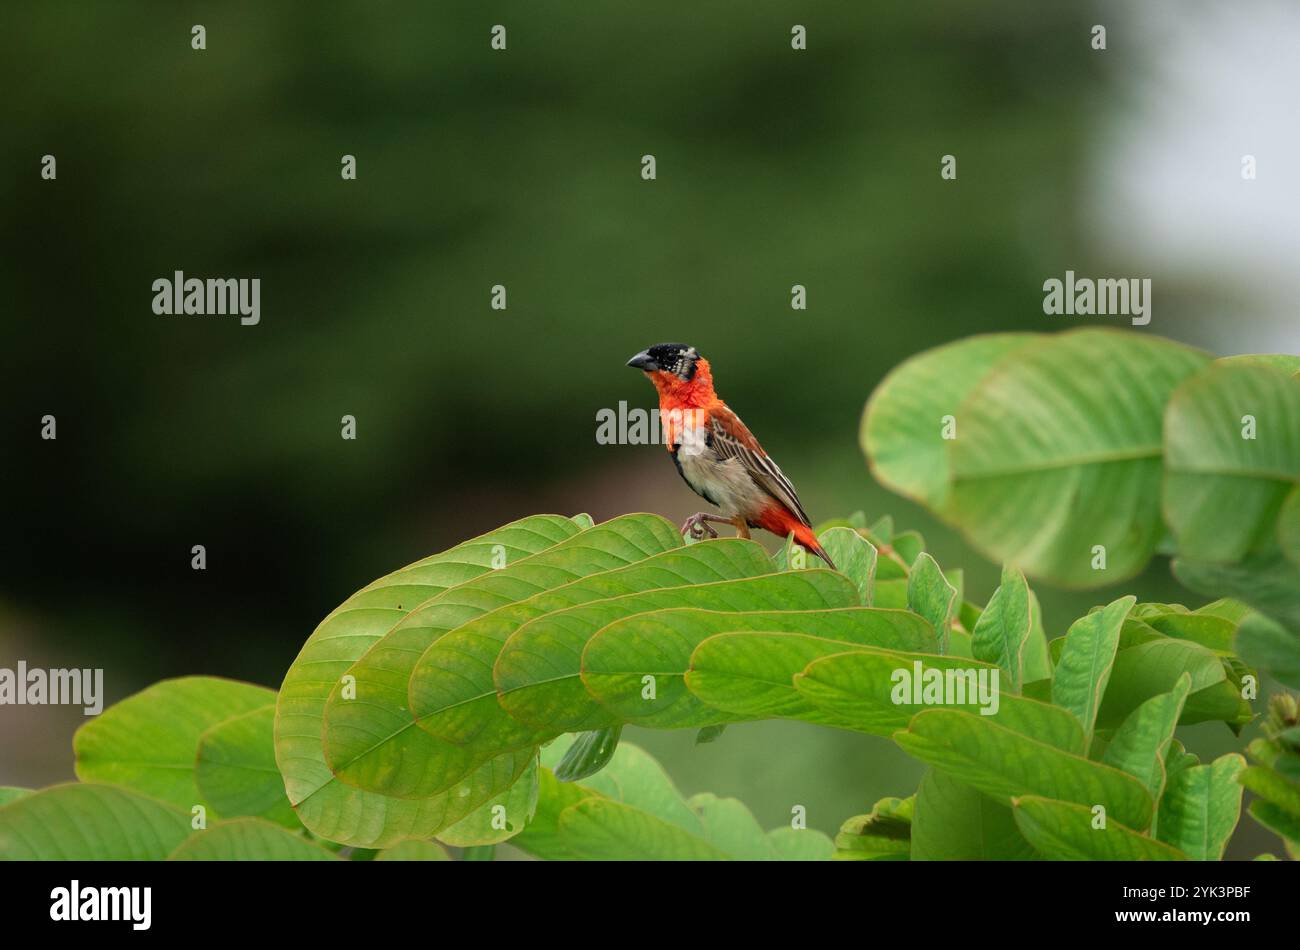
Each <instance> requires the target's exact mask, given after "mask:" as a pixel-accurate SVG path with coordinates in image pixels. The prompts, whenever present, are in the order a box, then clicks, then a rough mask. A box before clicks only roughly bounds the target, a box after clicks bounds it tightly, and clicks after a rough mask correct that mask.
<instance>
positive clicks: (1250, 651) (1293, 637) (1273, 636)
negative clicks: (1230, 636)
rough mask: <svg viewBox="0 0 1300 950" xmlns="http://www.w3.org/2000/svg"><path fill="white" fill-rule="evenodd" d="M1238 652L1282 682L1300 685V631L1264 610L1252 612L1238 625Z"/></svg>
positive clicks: (1293, 686) (1293, 685) (1293, 687)
mask: <svg viewBox="0 0 1300 950" xmlns="http://www.w3.org/2000/svg"><path fill="white" fill-rule="evenodd" d="M1236 646H1237V652H1238V653H1239V654H1240V655H1241V658H1242V659H1243V660H1245V661H1246V662H1247V663H1249V664H1250V665H1251V666H1253V667H1256V668H1257V669H1261V670H1267V671H1268V674H1269V675H1270V676H1272V677H1273V678H1274V679H1275V680H1277V681H1278V682H1279V683H1283V684H1285V685H1287V686H1290V687H1291V688H1292V689H1300V634H1296V633H1291V632H1289V631H1287V630H1286V629H1284V628H1283V627H1282V625H1281V624H1279V623H1277V622H1275V621H1273V620H1270V619H1269V618H1268V617H1265V616H1264V615H1263V614H1251V615H1250V616H1249V617H1247V618H1246V619H1245V620H1243V621H1242V622H1241V626H1240V627H1239V628H1238V629H1237V640H1236Z"/></svg>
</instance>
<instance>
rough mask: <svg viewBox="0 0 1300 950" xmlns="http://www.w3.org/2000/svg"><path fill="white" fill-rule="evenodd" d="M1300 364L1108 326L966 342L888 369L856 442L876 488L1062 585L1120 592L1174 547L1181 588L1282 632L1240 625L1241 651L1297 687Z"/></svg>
mask: <svg viewBox="0 0 1300 950" xmlns="http://www.w3.org/2000/svg"><path fill="white" fill-rule="evenodd" d="M1297 367H1300V358H1298V357H1294V356H1246V357H1229V358H1226V359H1221V360H1213V359H1211V358H1210V357H1209V356H1207V355H1206V354H1203V353H1200V352H1198V351H1195V350H1192V349H1189V348H1187V347H1185V346H1182V345H1180V344H1176V343H1172V342H1170V341H1167V340H1162V339H1159V338H1157V337H1152V336H1149V335H1140V334H1134V333H1127V332H1120V331H1112V330H1102V329H1083V330H1076V331H1071V332H1066V333H1060V334H1053V335H1032V334H1000V335H995V336H985V337H974V338H971V339H968V340H963V341H960V342H958V343H953V344H949V345H947V346H943V347H940V348H938V349H935V350H930V351H928V352H925V353H922V354H920V355H918V356H915V357H913V358H912V359H910V360H908V361H907V362H905V363H903V364H902V365H901V366H899V367H898V368H897V369H896V370H894V371H893V372H892V373H890V374H889V375H888V376H887V377H886V378H885V380H884V381H883V382H882V383H881V384H880V386H879V387H878V388H877V390H876V391H875V393H873V395H872V397H871V400H870V401H869V402H868V404H867V409H866V413H865V415H864V418H863V424H862V446H863V449H864V451H865V452H866V454H867V457H868V459H869V461H870V463H871V466H872V469H873V471H874V472H875V474H876V476H877V477H878V478H879V479H880V481H881V482H883V483H884V484H886V485H887V486H889V487H890V488H893V489H894V490H896V491H899V492H902V493H903V494H906V495H908V496H910V497H913V498H915V499H917V500H918V501H920V502H922V503H923V504H925V505H926V506H927V507H929V508H930V509H931V510H933V511H934V512H935V513H936V514H938V515H939V516H940V517H942V518H944V519H945V520H947V521H949V522H951V523H952V524H954V525H956V526H957V527H959V528H961V530H962V531H963V532H964V533H965V534H966V535H967V536H968V537H969V538H970V539H971V541H972V542H973V543H974V544H975V545H976V546H977V547H979V548H980V549H982V550H984V551H985V552H987V553H988V554H990V555H991V556H993V557H995V558H997V559H998V560H1001V561H1004V562H1009V563H1011V564H1014V565H1016V566H1018V567H1020V568H1021V569H1023V570H1024V571H1025V572H1026V573H1028V574H1030V575H1032V576H1036V577H1041V578H1044V579H1046V580H1048V581H1051V582H1053V583H1058V584H1063V585H1068V586H1073V587H1098V586H1102V585H1105V584H1112V583H1114V582H1115V581H1117V580H1122V579H1124V578H1127V577H1129V576H1132V575H1133V574H1135V573H1137V572H1138V571H1140V570H1141V569H1142V568H1143V567H1144V566H1145V565H1146V563H1147V562H1148V560H1149V559H1150V558H1151V556H1152V555H1153V554H1154V553H1155V552H1156V550H1157V549H1158V548H1162V545H1164V546H1167V547H1168V548H1169V549H1170V550H1173V551H1175V552H1176V560H1175V562H1174V573H1175V575H1176V576H1177V577H1178V578H1179V579H1180V580H1181V581H1182V582H1183V583H1184V584H1186V585H1187V586H1188V587H1190V588H1192V589H1193V590H1195V591H1197V592H1199V593H1203V594H1206V595H1209V596H1217V597H1232V598H1236V599H1238V600H1241V601H1244V602H1246V603H1248V604H1250V605H1252V606H1254V607H1255V608H1257V609H1258V610H1259V611H1261V612H1262V613H1264V614H1266V615H1268V616H1269V617H1271V618H1272V620H1273V621H1274V622H1275V623H1277V624H1280V625H1281V629H1277V628H1273V627H1269V626H1266V625H1265V622H1264V621H1263V620H1262V619H1254V620H1251V621H1249V622H1247V623H1246V624H1243V625H1242V629H1241V636H1242V638H1243V642H1242V643H1241V645H1240V648H1239V649H1240V652H1241V654H1242V655H1243V656H1245V657H1247V658H1248V659H1249V661H1250V662H1254V663H1257V664H1259V665H1260V666H1261V668H1263V669H1265V670H1267V671H1269V672H1274V671H1276V674H1277V675H1278V676H1279V678H1282V679H1283V680H1284V681H1285V682H1288V683H1289V684H1290V685H1292V686H1295V685H1297V678H1298V676H1300V674H1297V673H1296V670H1297V669H1300V372H1298V371H1297ZM1162 549H1163V548H1162ZM1284 631H1285V633H1284ZM1193 639H1195V638H1194V637H1193ZM1220 648H1221V649H1224V650H1226V649H1227V648H1228V647H1227V645H1226V644H1222V645H1220ZM1224 697H1226V693H1224V694H1223V696H1222V697H1221V698H1224Z"/></svg>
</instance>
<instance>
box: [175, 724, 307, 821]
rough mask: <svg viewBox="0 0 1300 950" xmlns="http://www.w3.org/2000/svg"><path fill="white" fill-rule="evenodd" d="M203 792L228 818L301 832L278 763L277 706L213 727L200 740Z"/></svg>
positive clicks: (199, 770) (198, 762) (198, 778)
mask: <svg viewBox="0 0 1300 950" xmlns="http://www.w3.org/2000/svg"><path fill="white" fill-rule="evenodd" d="M194 779H195V781H196V782H197V783H198V788H199V794H200V795H201V796H202V798H203V799H204V800H206V801H207V802H209V803H210V804H211V806H212V809H213V811H215V812H216V813H217V814H218V815H220V816H222V817H223V818H234V817H239V816H252V817H260V818H265V819H267V820H269V821H273V822H275V823H276V824H278V825H283V826H285V827H286V828H301V827H302V823H301V822H300V821H298V816H297V815H296V814H294V811H293V806H292V805H290V804H289V799H288V797H287V796H286V795H285V792H284V779H282V778H281V777H280V770H279V768H277V767H276V764H275V706H274V705H267V706H263V707H261V708H260V709H254V710H253V711H252V712H246V713H243V714H241V715H238V716H232V717H231V718H230V719H225V720H222V721H221V722H219V723H217V724H216V725H214V726H211V727H209V728H208V729H207V731H205V732H204V733H203V735H201V736H200V737H199V745H198V751H197V753H196V763H195V768H194Z"/></svg>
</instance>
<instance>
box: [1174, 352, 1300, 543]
mask: <svg viewBox="0 0 1300 950" xmlns="http://www.w3.org/2000/svg"><path fill="white" fill-rule="evenodd" d="M1252 429H1253V431H1251V430H1252ZM1165 469H1166V471H1165V484H1164V511H1165V518H1166V519H1167V520H1168V522H1169V526H1170V528H1171V529H1172V530H1173V532H1174V535H1175V537H1176V538H1177V541H1178V546H1179V548H1180V550H1182V551H1184V552H1187V553H1193V552H1194V554H1195V557H1196V558H1197V559H1198V560H1205V561H1219V562H1235V561H1240V560H1241V559H1242V558H1243V557H1245V556H1246V554H1247V553H1249V552H1250V551H1252V550H1254V549H1255V548H1257V547H1259V545H1260V543H1261V542H1262V541H1264V540H1265V539H1267V538H1269V537H1272V536H1273V535H1274V533H1275V531H1276V525H1277V517H1278V512H1279V510H1280V509H1281V507H1282V503H1283V501H1284V500H1285V498H1286V496H1287V495H1288V494H1290V493H1291V492H1292V491H1293V490H1294V489H1295V488H1296V486H1297V484H1300V381H1297V380H1295V379H1292V378H1291V376H1290V375H1288V374H1287V373H1285V372H1282V371H1280V370H1278V369H1275V368H1273V367H1271V366H1267V365H1264V364H1260V363H1243V362H1238V363H1229V364H1223V363H1217V364H1214V365H1211V366H1209V367H1207V368H1205V369H1203V370H1202V371H1201V372H1199V373H1197V374H1196V375H1195V376H1192V377H1191V378H1190V379H1188V380H1186V381H1185V382H1184V383H1183V384H1182V385H1181V386H1179V388H1178V390H1177V391H1176V392H1175V393H1174V394H1173V398H1172V399H1170V401H1169V407H1168V409H1167V410H1166V412H1165Z"/></svg>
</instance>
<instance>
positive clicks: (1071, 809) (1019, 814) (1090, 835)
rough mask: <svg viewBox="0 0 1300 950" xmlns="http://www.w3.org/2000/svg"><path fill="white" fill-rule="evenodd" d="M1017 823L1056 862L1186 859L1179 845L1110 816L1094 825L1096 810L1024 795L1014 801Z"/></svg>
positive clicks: (1046, 855)
mask: <svg viewBox="0 0 1300 950" xmlns="http://www.w3.org/2000/svg"><path fill="white" fill-rule="evenodd" d="M1012 805H1013V808H1012V810H1013V812H1014V813H1015V819H1016V826H1017V827H1018V828H1019V829H1020V831H1021V833H1022V834H1023V835H1024V836H1025V837H1026V838H1027V839H1028V840H1029V841H1030V842H1031V843H1032V844H1033V846H1034V847H1035V848H1036V849H1037V850H1038V852H1039V853H1040V854H1042V855H1043V857H1045V858H1051V859H1052V860H1056V861H1186V860H1187V855H1186V854H1183V853H1182V852H1181V851H1179V850H1178V849H1177V848H1172V847H1170V846H1169V845H1167V844H1162V843H1161V842H1159V841H1156V840H1155V839H1154V838H1148V837H1147V836H1146V835H1143V834H1139V833H1138V832H1136V831H1134V830H1133V829H1132V828H1126V827H1125V826H1124V825H1122V824H1120V823H1119V822H1117V821H1112V820H1110V819H1109V818H1108V819H1107V820H1106V824H1105V827H1102V828H1095V827H1093V820H1094V819H1093V814H1092V809H1091V808H1088V807H1087V806H1084V805H1076V804H1072V803H1070V802H1062V801H1054V800H1052V799H1049V798H1041V797H1039V796H1035V795H1024V796H1021V797H1019V798H1017V799H1015V800H1014V801H1013V802H1012Z"/></svg>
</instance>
